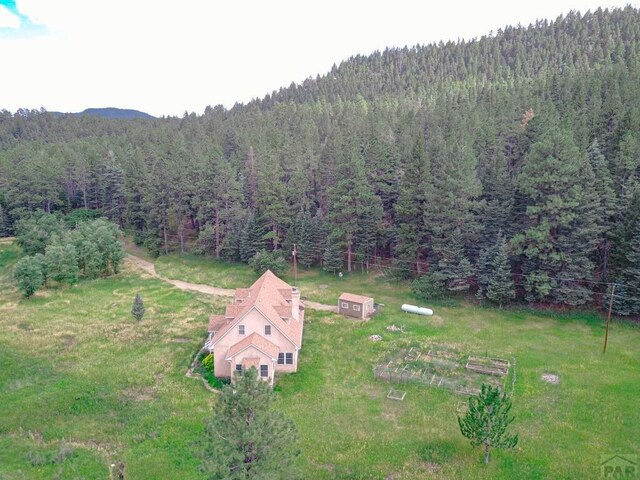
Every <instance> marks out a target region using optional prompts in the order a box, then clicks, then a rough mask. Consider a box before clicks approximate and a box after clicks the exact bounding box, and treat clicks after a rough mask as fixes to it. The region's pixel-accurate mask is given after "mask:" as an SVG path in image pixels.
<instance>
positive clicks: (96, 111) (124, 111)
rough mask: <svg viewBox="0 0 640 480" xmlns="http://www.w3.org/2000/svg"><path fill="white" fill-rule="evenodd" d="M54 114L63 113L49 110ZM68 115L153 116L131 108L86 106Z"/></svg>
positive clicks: (116, 117) (123, 117) (118, 117)
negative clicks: (80, 110) (84, 108)
mask: <svg viewBox="0 0 640 480" xmlns="http://www.w3.org/2000/svg"><path fill="white" fill-rule="evenodd" d="M49 113H52V114H54V115H65V114H63V113H61V112H49ZM70 115H90V116H92V117H102V118H114V119H134V118H155V117H154V116H153V115H149V114H148V113H145V112H140V111H139V110H131V109H128V108H114V107H107V108H87V109H86V110H83V111H82V112H78V113H71V114H70Z"/></svg>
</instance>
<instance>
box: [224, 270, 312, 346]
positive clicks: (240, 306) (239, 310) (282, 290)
mask: <svg viewBox="0 0 640 480" xmlns="http://www.w3.org/2000/svg"><path fill="white" fill-rule="evenodd" d="M287 296H288V298H287ZM291 296H292V288H291V286H290V285H289V284H287V283H286V282H285V281H283V280H281V279H279V278H278V277H277V276H276V275H275V274H274V273H273V272H272V271H271V270H267V271H266V272H265V273H264V274H263V275H262V276H261V277H260V278H259V279H258V280H256V281H255V282H254V284H253V285H251V287H249V288H239V289H237V290H236V294H235V296H234V303H233V304H232V305H228V306H227V309H226V312H225V317H226V319H227V320H226V321H227V323H226V324H224V325H222V326H220V330H219V331H218V332H217V334H216V336H215V337H214V338H213V339H212V340H213V341H212V342H211V345H212V346H215V344H216V343H218V342H219V341H220V340H221V339H222V337H224V336H225V334H226V333H227V332H229V330H231V329H232V328H233V326H234V325H235V324H236V323H238V321H239V320H241V319H242V318H243V317H244V316H245V315H246V314H247V313H249V311H251V310H252V309H253V308H255V309H256V310H257V311H258V312H260V314H262V316H263V317H264V318H265V319H266V320H267V321H268V322H269V323H271V324H272V325H273V326H274V327H275V328H276V329H277V330H278V331H280V333H282V334H283V335H284V336H285V337H286V338H288V339H289V340H290V341H291V343H293V344H294V345H295V346H297V347H298V348H300V347H301V346H302V322H303V320H304V309H300V311H299V320H295V319H293V318H292V310H291V309H292V304H291V303H290V302H288V301H287V300H290V299H291ZM285 318H286V319H287V320H284V319H285Z"/></svg>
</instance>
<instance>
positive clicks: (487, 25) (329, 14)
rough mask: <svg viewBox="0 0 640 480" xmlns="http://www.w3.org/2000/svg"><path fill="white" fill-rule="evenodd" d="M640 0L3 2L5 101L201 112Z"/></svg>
mask: <svg viewBox="0 0 640 480" xmlns="http://www.w3.org/2000/svg"><path fill="white" fill-rule="evenodd" d="M627 4H631V5H633V6H635V7H636V8H637V7H639V6H640V2H639V1H615V0H601V1H590V0H553V1H548V0H539V1H535V2H521V1H514V0H510V1H494V0H484V1H478V0H473V1H455V0H449V1H438V2H427V1H419V0H393V1H389V0H388V1H384V2H383V1H378V0H369V1H361V0H352V1H349V0H324V1H322V2H313V3H312V2H304V1H302V0H235V1H234V0H218V1H216V0H181V1H179V2H174V1H168V0H155V1H149V0H110V1H106V0H0V68H1V71H2V75H1V77H0V78H1V80H0V109H6V110H9V111H12V112H14V111H15V110H17V109H19V108H28V109H32V108H45V109H46V110H49V111H62V112H79V111H82V110H84V109H85V108H89V107H118V108H132V109H136V110H141V111H144V112H147V113H150V114H151V115H154V116H163V115H177V116H182V115H183V114H184V113H185V112H189V113H191V112H195V113H197V114H201V113H202V112H203V111H204V109H205V108H206V107H207V106H208V105H211V106H214V105H219V104H222V105H224V106H225V107H227V108H231V107H232V106H233V105H234V104H235V103H236V102H237V103H247V102H248V101H250V100H252V99H253V98H262V97H264V96H265V95H266V94H268V93H271V92H272V91H274V90H278V89H279V88H280V87H286V86H289V85H290V84H291V82H296V83H300V82H302V81H303V80H304V79H305V78H308V77H310V76H311V77H315V76H316V75H317V74H320V75H322V74H325V73H327V72H328V71H329V70H330V69H331V67H332V65H333V64H334V63H335V64H337V65H338V64H340V62H341V61H343V60H346V59H348V58H349V57H351V56H354V55H358V54H362V55H368V54H370V53H372V52H374V51H375V50H384V49H385V48H386V47H404V46H405V45H408V46H414V45H417V44H429V43H432V42H438V41H440V40H443V41H445V42H446V41H448V40H454V41H455V40H458V39H463V38H464V39H471V38H478V37H481V36H482V35H487V34H489V32H492V31H493V32H496V31H497V30H498V29H500V28H502V27H504V26H506V25H517V24H522V25H529V24H530V23H533V22H535V21H536V20H537V19H543V18H547V19H555V18H557V17H558V15H560V14H566V13H567V12H569V11H571V10H578V11H580V12H586V11H587V10H592V11H593V10H595V9H597V8H598V7H602V8H613V7H624V6H625V5H627Z"/></svg>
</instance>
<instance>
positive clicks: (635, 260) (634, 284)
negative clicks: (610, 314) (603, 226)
mask: <svg viewBox="0 0 640 480" xmlns="http://www.w3.org/2000/svg"><path fill="white" fill-rule="evenodd" d="M626 257H627V266H626V268H625V269H624V270H623V271H622V276H621V282H620V284H621V285H620V286H617V287H616V291H615V295H616V296H615V297H614V306H615V309H616V312H617V313H619V314H621V315H637V314H640V220H639V221H637V222H636V226H635V229H634V231H633V237H632V239H631V242H630V245H629V251H628V252H627V255H626Z"/></svg>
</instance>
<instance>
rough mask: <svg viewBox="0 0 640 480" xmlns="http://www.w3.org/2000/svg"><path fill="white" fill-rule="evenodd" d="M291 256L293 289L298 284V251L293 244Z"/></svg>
mask: <svg viewBox="0 0 640 480" xmlns="http://www.w3.org/2000/svg"><path fill="white" fill-rule="evenodd" d="M291 255H293V286H294V287H295V286H296V285H297V284H298V249H297V248H296V244H295V243H294V244H293V252H291Z"/></svg>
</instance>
